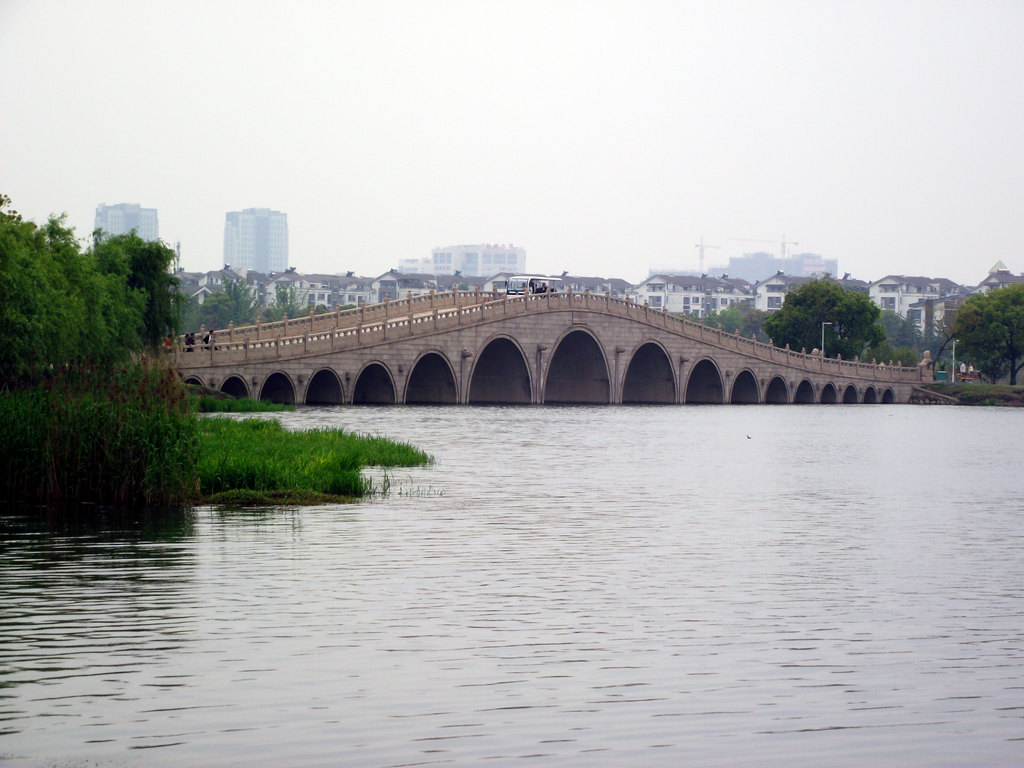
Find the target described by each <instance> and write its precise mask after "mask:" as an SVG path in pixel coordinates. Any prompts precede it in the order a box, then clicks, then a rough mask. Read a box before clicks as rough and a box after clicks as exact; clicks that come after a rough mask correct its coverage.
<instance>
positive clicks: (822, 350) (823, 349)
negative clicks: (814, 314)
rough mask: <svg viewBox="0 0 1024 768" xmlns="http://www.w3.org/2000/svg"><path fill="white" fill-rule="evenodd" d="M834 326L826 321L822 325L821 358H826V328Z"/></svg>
mask: <svg viewBox="0 0 1024 768" xmlns="http://www.w3.org/2000/svg"><path fill="white" fill-rule="evenodd" d="M826 325H832V323H831V321H826V322H824V323H822V324H821V356H822V357H824V356H825V326H826Z"/></svg>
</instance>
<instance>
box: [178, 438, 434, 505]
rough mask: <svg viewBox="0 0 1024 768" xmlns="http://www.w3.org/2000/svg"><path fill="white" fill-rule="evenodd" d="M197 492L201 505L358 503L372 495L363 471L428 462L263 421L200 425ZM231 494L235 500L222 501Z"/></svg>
mask: <svg viewBox="0 0 1024 768" xmlns="http://www.w3.org/2000/svg"><path fill="white" fill-rule="evenodd" d="M199 439H200V451H199V461H198V474H199V491H200V494H201V496H202V498H203V499H205V500H211V501H212V500H215V499H229V500H230V502H228V503H236V504H237V503H239V500H240V499H241V498H244V494H243V492H248V493H250V494H252V496H251V497H250V498H252V499H253V500H254V501H253V502H252V503H264V502H263V501H255V499H263V498H272V496H271V497H265V496H260V494H264V495H265V494H282V493H289V494H323V495H324V496H327V497H330V498H331V499H335V498H341V497H351V498H356V497H361V496H366V495H368V494H370V493H371V492H372V491H373V489H372V487H371V483H370V481H369V480H368V479H366V478H365V477H363V475H362V469H363V468H364V467H366V466H370V465H374V466H386V467H395V466H400V467H408V466H418V465H422V464H428V463H430V462H431V461H432V459H431V458H430V457H429V456H428V455H427V454H425V453H423V452H422V451H419V450H417V449H415V448H413V447H412V446H410V445H407V444H404V443H396V442H393V441H390V440H385V439H383V438H374V437H366V436H362V435H356V434H352V433H349V432H345V431H343V430H340V429H314V430H308V431H303V432H291V431H288V430H286V429H285V428H284V427H282V426H281V425H280V424H279V423H278V422H276V421H274V420H267V419H243V420H236V419H221V418H207V419H202V420H201V421H200V425H199ZM226 493H229V494H230V493H233V494H235V495H234V496H223V494H226Z"/></svg>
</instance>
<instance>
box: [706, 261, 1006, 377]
mask: <svg viewBox="0 0 1024 768" xmlns="http://www.w3.org/2000/svg"><path fill="white" fill-rule="evenodd" d="M702 322H704V323H705V324H707V325H711V326H714V327H719V328H722V329H723V330H725V331H729V332H730V333H739V334H740V335H742V336H747V337H750V338H756V339H758V340H759V341H764V342H768V341H770V342H771V343H773V344H775V345H776V346H780V347H783V346H789V348H790V349H794V350H803V351H805V352H812V351H814V350H816V349H820V347H821V345H822V342H824V349H825V355H826V356H828V357H842V358H843V359H844V360H852V359H854V358H857V359H860V360H862V361H870V360H874V361H876V362H879V363H882V362H885V363H889V362H892V363H895V364H898V365H916V364H917V363H918V362H920V360H921V358H922V356H923V355H924V353H925V352H926V351H927V352H929V353H930V354H931V357H932V359H933V360H935V361H939V360H940V359H942V358H943V356H944V354H947V353H951V352H952V346H953V342H954V341H955V342H956V344H957V345H958V346H957V350H958V353H959V356H958V357H959V359H960V360H963V361H967V362H969V363H970V364H971V365H973V366H974V367H975V369H976V370H978V371H979V372H980V373H981V374H982V375H983V376H984V377H985V378H987V379H989V380H990V381H992V382H996V381H998V380H1000V379H1003V378H1006V379H1008V380H1009V383H1010V384H1016V383H1017V374H1018V373H1019V372H1020V370H1021V368H1024V284H1018V285H1010V286H1006V287H1004V288H997V289H995V290H992V291H988V292H984V293H976V294H974V295H973V296H971V297H969V298H968V299H967V300H966V301H965V302H964V304H963V306H961V307H960V308H959V309H958V310H949V311H947V312H946V313H945V315H944V316H943V318H942V319H941V321H940V322H939V323H938V324H937V325H936V327H935V328H934V329H931V331H930V332H929V333H928V334H927V335H926V334H923V333H921V330H920V329H919V328H918V326H917V324H916V323H914V322H912V321H910V320H907V319H906V318H904V317H901V316H900V315H898V314H897V313H895V312H893V311H891V310H882V309H879V307H878V306H877V305H876V304H875V303H874V302H873V301H871V299H870V297H869V296H868V295H867V294H866V293H861V292H858V291H851V290H849V289H847V288H844V287H843V286H841V285H839V283H837V282H835V281H832V280H829V279H823V280H813V281H810V282H807V283H804V284H803V285H802V286H800V288H798V289H797V290H795V291H791V292H789V293H787V294H786V298H785V301H784V302H783V305H782V308H781V309H780V310H778V311H776V312H773V313H771V314H769V313H766V312H762V311H760V310H756V309H754V308H753V307H751V306H749V305H735V306H732V307H729V308H728V309H725V310H722V311H721V312H716V313H712V314H711V315H709V316H708V317H706V318H705V319H704V320H703V321H702ZM949 362H950V363H952V362H953V361H952V360H950V361H949ZM943 364H945V363H943Z"/></svg>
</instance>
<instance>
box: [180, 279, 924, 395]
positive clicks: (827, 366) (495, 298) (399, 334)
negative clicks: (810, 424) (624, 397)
mask: <svg viewBox="0 0 1024 768" xmlns="http://www.w3.org/2000/svg"><path fill="white" fill-rule="evenodd" d="M574 309H579V310H585V311H588V312H602V313H605V314H609V315H614V316H617V317H623V318H627V319H630V320H633V321H638V322H642V323H646V324H648V325H651V326H654V327H658V328H663V329H665V330H667V331H670V332H673V333H677V334H680V335H682V336H685V337H687V338H690V339H692V340H695V341H700V342H703V343H705V344H710V345H713V346H715V347H718V348H720V349H725V350H730V351H735V352H737V353H740V354H743V355H748V356H752V357H754V358H757V359H759V360H764V361H766V362H773V363H781V364H783V365H786V366H788V367H791V368H797V369H802V370H804V371H807V372H809V373H819V374H825V373H827V374H830V375H834V376H844V375H845V376H853V377H862V378H871V379H882V380H887V381H893V382H917V381H920V380H921V378H922V372H921V371H920V370H919V369H918V368H917V367H915V368H907V367H900V366H892V365H890V366H887V365H885V364H876V363H866V362H860V361H856V360H839V359H835V358H825V357H822V356H821V355H811V354H807V353H804V352H796V351H794V350H791V349H788V348H781V347H776V346H774V345H772V344H765V343H763V342H760V341H757V340H755V339H751V338H747V337H745V336H740V335H739V334H735V333H729V332H726V331H723V330H721V329H720V328H712V327H709V326H706V325H703V324H701V323H696V322H694V321H692V320H689V319H688V318H685V317H681V316H679V315H673V314H669V313H667V312H665V311H663V310H657V309H651V308H650V307H649V306H647V305H641V304H637V303H636V302H633V301H630V300H628V299H622V298H615V297H612V296H610V295H608V294H607V293H605V294H592V293H589V292H586V291H584V292H583V293H578V292H572V291H565V292H559V293H543V294H527V295H525V296H508V295H505V294H500V293H497V292H482V291H479V290H475V291H446V292H443V293H435V292H433V291H431V292H429V293H425V294H421V295H419V296H411V297H407V298H405V299H397V300H393V301H384V302H381V303H379V304H373V305H368V306H366V305H364V306H362V307H359V308H356V309H349V310H335V311H333V312H326V313H320V314H312V313H311V314H310V315H308V316H306V317H302V318H294V319H291V318H289V319H285V320H282V321H279V322H276V323H266V324H261V323H257V324H256V325H250V326H242V327H237V328H235V327H229V328H228V329H227V330H226V331H218V332H216V333H215V334H214V340H213V343H211V344H209V345H202V344H198V345H197V346H196V347H195V348H193V350H192V351H186V349H185V348H184V346H183V345H178V347H177V348H176V349H175V352H174V354H175V357H176V362H177V363H178V364H179V365H181V366H183V367H196V366H209V365H225V364H231V363H235V362H241V361H264V360H269V359H273V358H283V357H293V356H301V355H306V354H311V353H312V354H326V353H329V352H333V351H345V350H351V349H356V348H359V347H361V346H365V345H370V344H378V343H382V342H385V341H393V340H395V339H397V338H403V337H404V338H407V337H409V336H416V335H424V334H430V333H436V332H440V331H446V330H451V329H452V328H457V327H459V326H468V325H474V324H477V323H483V322H491V321H493V320H497V319H499V318H501V317H506V316H510V315H517V314H531V313H536V312H547V311H567V310H574Z"/></svg>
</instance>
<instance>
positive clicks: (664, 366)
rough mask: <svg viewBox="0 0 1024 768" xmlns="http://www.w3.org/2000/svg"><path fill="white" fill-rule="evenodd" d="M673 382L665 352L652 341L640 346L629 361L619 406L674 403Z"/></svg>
mask: <svg viewBox="0 0 1024 768" xmlns="http://www.w3.org/2000/svg"><path fill="white" fill-rule="evenodd" d="M675 401H676V379H675V376H674V375H673V373H672V363H671V362H670V358H669V354H668V352H666V351H665V348H664V347H663V346H662V345H661V344H659V343H658V342H656V341H646V342H644V343H642V344H641V345H640V346H639V347H638V348H637V349H636V350H635V351H634V352H633V355H632V357H630V359H629V366H628V367H627V368H626V375H625V378H624V379H623V382H622V402H623V403H674V402H675Z"/></svg>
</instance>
